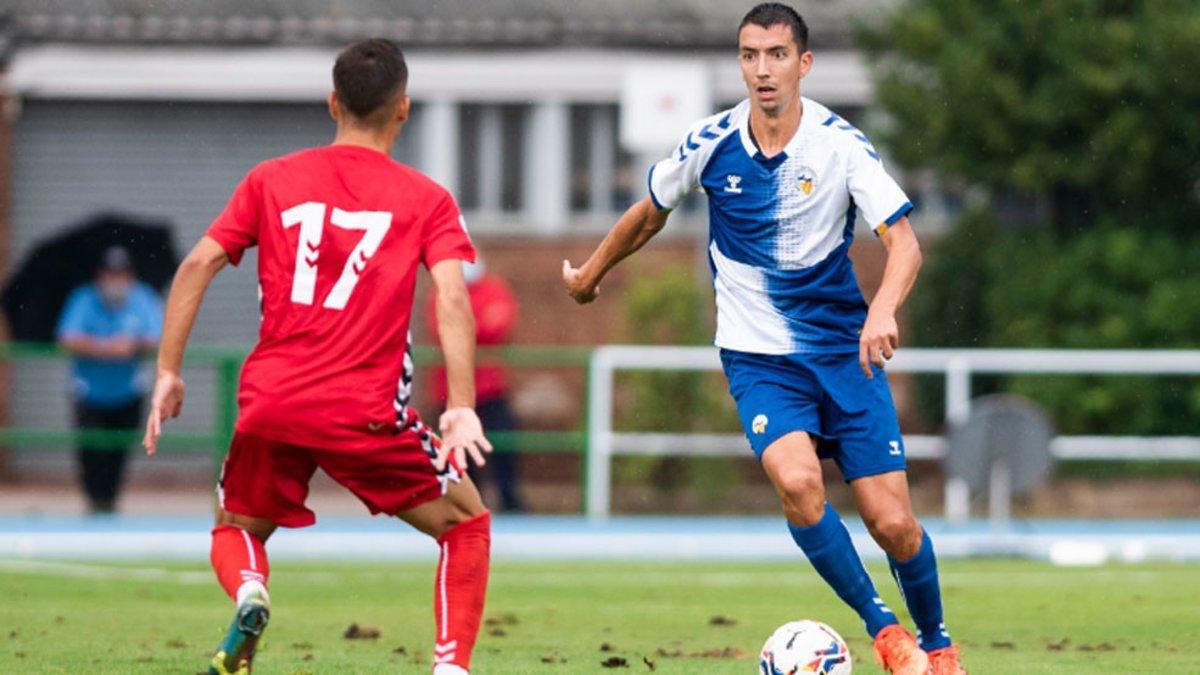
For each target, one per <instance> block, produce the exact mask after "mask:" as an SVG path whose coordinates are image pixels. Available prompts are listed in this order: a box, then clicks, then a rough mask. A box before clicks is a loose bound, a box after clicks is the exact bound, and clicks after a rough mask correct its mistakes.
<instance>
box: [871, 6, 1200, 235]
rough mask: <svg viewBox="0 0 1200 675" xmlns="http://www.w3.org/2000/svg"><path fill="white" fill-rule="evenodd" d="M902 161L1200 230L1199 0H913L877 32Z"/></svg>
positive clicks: (885, 96)
mask: <svg viewBox="0 0 1200 675" xmlns="http://www.w3.org/2000/svg"><path fill="white" fill-rule="evenodd" d="M862 38H863V44H864V45H865V46H866V48H867V51H868V53H869V54H871V56H872V57H873V60H874V62H875V64H876V73H877V95H878V99H879V102H880V103H881V105H882V106H883V107H884V108H885V109H886V110H887V112H888V113H889V115H890V117H891V119H892V120H893V121H894V124H893V125H892V126H891V127H890V128H888V129H884V130H882V135H881V137H880V139H879V140H881V141H883V142H884V143H885V144H886V145H887V146H888V147H889V148H890V149H891V150H892V151H893V153H894V155H895V157H896V158H897V159H898V160H900V162H901V163H903V164H905V165H906V166H910V167H918V166H931V167H934V168H937V169H939V170H940V171H942V172H943V173H944V174H946V175H949V176H955V177H960V178H963V179H965V180H967V181H968V182H970V183H972V184H975V185H980V186H984V187H988V188H1001V189H1006V190H1016V191H1021V192H1025V193H1034V194H1046V195H1049V196H1051V197H1053V198H1054V206H1055V207H1056V211H1055V215H1056V218H1055V221H1056V223H1055V224H1057V225H1059V226H1060V227H1062V226H1072V225H1078V224H1080V223H1086V221H1087V219H1089V218H1091V217H1093V216H1094V215H1096V214H1098V213H1104V212H1111V211H1119V212H1123V213H1127V214H1137V215H1139V216H1141V217H1142V220H1144V222H1145V224H1146V225H1153V226H1163V227H1190V226H1191V223H1190V222H1186V221H1187V220H1190V219H1191V218H1194V217H1195V215H1196V211H1197V196H1198V192H1200V188H1198V181H1200V114H1197V111H1198V110H1200V77H1197V76H1196V73H1198V72H1200V2H1195V1H1194V0H1041V1H1038V2H1031V1H1029V0H989V1H987V2H984V1H982V0H908V1H907V2H903V3H901V5H900V7H899V8H898V9H897V11H896V12H895V13H894V14H893V15H891V16H890V17H889V18H887V19H886V20H885V21H883V22H882V23H879V24H876V25H875V26H874V27H873V28H868V29H864V30H863V31H862Z"/></svg>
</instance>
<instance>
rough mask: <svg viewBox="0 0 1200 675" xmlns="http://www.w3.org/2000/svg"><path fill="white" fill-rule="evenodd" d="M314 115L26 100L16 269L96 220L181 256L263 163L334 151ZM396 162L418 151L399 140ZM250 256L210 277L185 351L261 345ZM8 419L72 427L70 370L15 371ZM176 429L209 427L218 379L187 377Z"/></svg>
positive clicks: (284, 109) (269, 107) (41, 366)
mask: <svg viewBox="0 0 1200 675" xmlns="http://www.w3.org/2000/svg"><path fill="white" fill-rule="evenodd" d="M333 133H334V125H333V122H332V120H330V119H329V116H328V114H327V112H326V110H325V106H324V105H320V104H303V105H301V104H282V103H270V104H265V103H196V102H186V103H171V102H142V101H121V102H107V101H106V102H99V101H51V100H27V101H25V102H24V103H23V106H22V109H21V114H20V117H19V118H18V120H17V123H16V129H15V139H14V141H15V142H14V146H13V148H12V155H13V183H12V189H13V201H12V204H13V212H12V216H13V217H12V242H11V243H12V247H13V248H12V257H11V258H10V260H12V261H13V262H14V264H15V263H18V262H19V261H20V260H22V259H23V257H24V256H25V255H26V254H27V253H28V252H29V250H30V249H31V248H32V247H33V246H34V245H36V243H37V241H38V240H40V239H42V238H44V237H46V236H49V235H53V234H54V233H56V232H57V231H59V230H61V229H62V228H64V227H66V226H69V225H71V224H72V223H76V222H78V221H80V220H81V219H83V218H85V217H86V216H88V215H90V214H94V213H96V212H99V211H109V210H117V211H122V212H129V213H133V214H138V215H143V216H149V217H154V218H161V219H163V220H166V221H169V222H171V223H172V224H173V225H174V228H175V241H176V245H177V247H178V249H179V251H180V253H181V254H183V253H185V252H186V251H187V250H188V249H190V248H191V246H192V245H193V244H194V243H195V242H196V241H197V240H198V239H199V237H200V236H201V235H202V234H203V233H204V231H205V229H206V228H207V227H208V225H209V224H210V223H211V222H212V220H213V218H214V217H215V216H216V215H217V214H218V213H220V211H221V209H222V208H223V207H224V206H225V203H226V201H227V200H228V198H229V195H230V194H231V193H232V191H233V189H234V187H235V186H236V185H237V183H238V181H240V180H241V178H242V176H244V175H245V173H246V172H247V171H248V170H249V169H250V168H251V167H253V166H254V165H255V164H257V163H258V162H260V161H262V160H264V159H267V158H270V157H273V156H277V155H282V154H286V153H289V152H293V151H295V150H298V149H302V148H305V147H311V146H316V145H323V144H325V143H328V142H330V141H331V140H332V138H333ZM404 140H405V142H403V143H402V144H401V147H400V152H399V153H398V156H400V157H405V156H406V154H407V153H406V152H405V149H406V148H408V147H411V146H413V145H415V144H414V143H412V141H410V140H407V139H404ZM256 264H257V256H256V255H255V254H254V252H253V250H252V251H250V252H248V253H247V255H246V257H245V259H244V261H243V262H242V264H241V266H240V268H238V269H236V270H227V271H225V272H223V273H222V274H221V275H219V276H218V277H217V279H216V280H215V281H214V283H213V285H212V287H211V289H210V290H209V293H208V295H207V296H206V297H205V300H204V305H203V308H202V309H201V312H200V316H199V318H198V320H197V322H196V328H195V331H194V333H193V336H192V344H198V345H199V344H204V345H223V346H229V347H238V348H243V349H249V348H250V346H251V345H253V343H254V340H255V338H256V336H257V332H258V325H259V315H258V311H259V310H258V290H257V279H256V274H255V269H256ZM13 365H14V367H13V370H12V380H11V387H12V391H11V397H10V399H9V400H10V419H11V421H12V424H14V425H17V426H36V427H66V426H69V424H70V406H69V400H68V396H67V392H68V371H67V368H66V367H63V366H54V367H49V366H48V365H47V364H46V362H20V361H18V362H16V363H14V364H13ZM185 376H186V377H187V378H188V380H189V381H188V385H189V386H188V406H187V409H186V410H185V412H184V416H183V419H181V420H180V425H179V426H181V427H190V428H196V429H201V428H210V425H211V424H212V423H213V421H214V417H215V414H216V410H215V409H214V406H213V387H214V386H215V378H213V377H212V376H211V374H210V373H208V372H199V371H192V372H190V373H185Z"/></svg>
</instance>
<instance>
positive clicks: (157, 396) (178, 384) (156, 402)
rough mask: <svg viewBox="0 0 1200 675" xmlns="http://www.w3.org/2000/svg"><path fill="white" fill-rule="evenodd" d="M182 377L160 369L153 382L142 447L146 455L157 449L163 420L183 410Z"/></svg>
mask: <svg viewBox="0 0 1200 675" xmlns="http://www.w3.org/2000/svg"><path fill="white" fill-rule="evenodd" d="M183 396H184V386H183V378H181V377H179V374H178V373H172V372H170V371H168V370H160V371H159V372H158V379H156V380H155V382H154V393H153V394H152V395H151V396H150V417H149V419H147V420H146V436H145V437H144V438H143V439H142V447H144V448H146V454H147V455H153V454H154V453H155V452H157V451H158V439H159V437H160V436H162V423H163V420H166V419H169V418H173V417H179V412H180V411H181V410H183Z"/></svg>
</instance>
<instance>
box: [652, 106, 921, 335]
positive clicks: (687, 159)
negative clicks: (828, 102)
mask: <svg viewBox="0 0 1200 675" xmlns="http://www.w3.org/2000/svg"><path fill="white" fill-rule="evenodd" d="M802 100H803V104H804V113H803V116H802V117H801V120H800V128H799V130H798V131H797V132H796V135H795V137H794V138H792V140H791V141H790V142H788V144H787V146H786V147H785V148H784V150H783V152H781V153H779V154H778V155H775V156H774V157H771V158H769V159H768V158H767V157H765V156H764V155H763V154H762V153H761V152H759V150H758V148H757V147H756V145H755V143H754V140H753V138H752V136H751V134H750V128H749V127H750V102H749V101H748V100H746V101H742V102H741V103H739V104H738V105H737V106H735V107H733V108H731V109H729V110H726V111H724V112H721V113H718V114H716V115H713V116H711V117H707V118H705V119H703V120H700V121H699V122H697V123H696V124H694V125H693V126H692V128H691V129H690V130H689V131H688V133H687V135H686V136H685V137H684V139H683V141H682V142H681V143H680V145H679V147H678V148H677V149H676V150H675V152H674V153H672V155H671V156H670V157H668V158H666V159H664V160H662V161H661V162H659V163H657V164H655V165H654V166H653V167H652V168H651V169H650V178H649V182H650V196H651V198H652V199H653V200H654V203H655V205H656V206H658V207H659V208H660V209H672V208H675V207H676V206H678V205H679V204H680V203H681V202H682V201H683V199H684V197H686V196H687V194H688V193H689V192H690V191H692V190H693V189H695V188H697V187H701V188H703V189H704V192H705V193H706V194H707V195H708V210H709V248H708V251H709V261H710V263H711V267H712V272H713V287H714V289H715V291H716V299H717V336H716V340H715V342H716V345H717V346H718V347H723V348H726V349H733V350H737V351H743V352H751V353H758V354H797V353H842V352H854V351H858V334H859V331H860V330H861V328H862V325H863V322H864V321H865V320H866V310H867V304H866V301H865V300H864V299H863V296H862V293H861V292H860V291H859V288H858V280H857V278H856V277H855V275H854V267H853V265H852V264H851V262H850V257H849V254H848V253H849V249H850V242H851V240H852V239H853V238H854V221H855V217H856V214H858V213H861V214H862V218H864V219H865V222H867V223H869V224H870V225H871V226H872V227H873V228H881V227H886V226H888V225H891V224H893V223H895V222H896V221H897V220H899V219H900V218H901V217H903V216H904V215H905V214H907V213H908V212H909V211H911V210H912V204H911V203H910V202H909V200H908V198H907V197H906V196H905V194H904V191H903V190H901V189H900V186H898V185H897V184H896V181H894V180H893V179H892V178H891V176H889V175H888V174H887V172H886V171H884V169H883V164H882V163H881V162H880V159H879V155H878V153H877V152H876V151H875V148H874V146H872V145H871V142H870V141H869V140H867V137H866V136H865V135H864V134H863V133H862V132H861V131H859V130H858V129H856V128H854V127H853V126H852V125H850V124H849V123H847V122H846V121H845V120H844V119H842V118H841V117H839V116H838V115H836V114H834V113H832V112H830V110H829V109H828V108H826V107H825V106H823V105H821V104H820V103H817V102H816V101H812V100H810V99H807V98H804V99H802Z"/></svg>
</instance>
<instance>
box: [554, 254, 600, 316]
mask: <svg viewBox="0 0 1200 675" xmlns="http://www.w3.org/2000/svg"><path fill="white" fill-rule="evenodd" d="M562 275H563V283H565V284H566V285H567V295H569V296H571V299H573V300H574V301H575V302H577V303H579V304H581V305H586V304H587V303H589V302H591V301H593V300H595V299H596V296H598V295H600V286H598V285H597V284H594V283H591V282H589V281H588V280H587V279H585V278H584V277H583V271H582V269H581V268H578V267H572V266H571V261H570V260H564V261H563V267H562Z"/></svg>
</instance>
